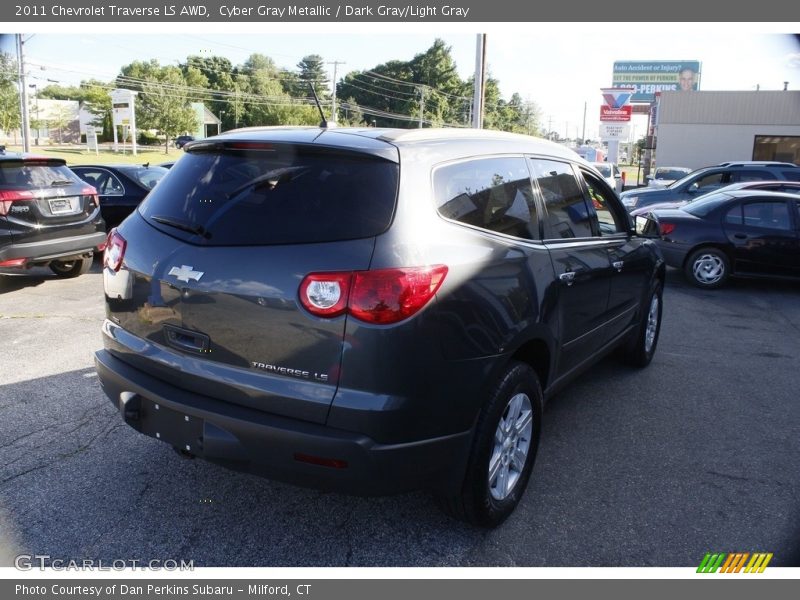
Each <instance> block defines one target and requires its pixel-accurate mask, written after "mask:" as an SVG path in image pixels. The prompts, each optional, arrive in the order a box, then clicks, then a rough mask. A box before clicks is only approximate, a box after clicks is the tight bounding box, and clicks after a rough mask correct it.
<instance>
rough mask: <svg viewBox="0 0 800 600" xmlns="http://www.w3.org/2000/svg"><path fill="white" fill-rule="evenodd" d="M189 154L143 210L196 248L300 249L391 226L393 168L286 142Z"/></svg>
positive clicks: (365, 158)
mask: <svg viewBox="0 0 800 600" xmlns="http://www.w3.org/2000/svg"><path fill="white" fill-rule="evenodd" d="M243 146H245V147H244V148H243V149H237V148H227V147H212V148H210V149H203V148H200V149H198V150H192V151H191V152H188V153H187V154H186V155H185V156H183V157H182V158H181V160H179V161H178V162H177V163H176V164H175V166H174V167H172V169H170V171H169V173H168V174H167V175H166V176H165V177H164V178H163V179H162V180H161V182H160V183H159V185H158V186H157V187H156V188H155V189H154V190H153V191H152V192H151V193H150V195H149V196H148V197H147V199H146V200H145V201H144V202H143V203H142V204H141V205H140V206H139V212H140V213H141V214H142V216H144V217H145V218H146V219H147V220H148V222H150V223H151V224H152V225H153V226H155V227H157V228H159V229H161V230H162V231H164V232H166V233H169V234H170V235H173V236H175V237H179V238H181V239H186V240H187V241H190V242H191V243H194V244H199V245H210V246H220V245H234V246H235V245H270V244H302V243H317V242H331V241H340V240H348V239H358V238H364V237H371V236H374V235H378V234H379V233H382V232H383V231H385V230H386V229H387V228H388V227H389V224H390V223H391V220H392V216H393V214H394V207H395V202H396V198H397V185H398V175H399V167H398V165H397V164H396V163H394V162H391V161H388V160H385V159H381V158H377V157H373V156H368V155H365V154H361V153H357V152H346V151H341V150H338V149H325V148H314V147H308V146H299V145H288V144H275V145H272V144H260V143H259V144H249V143H248V144H246V145H245V144H243Z"/></svg>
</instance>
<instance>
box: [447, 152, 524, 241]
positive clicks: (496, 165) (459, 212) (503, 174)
mask: <svg viewBox="0 0 800 600" xmlns="http://www.w3.org/2000/svg"><path fill="white" fill-rule="evenodd" d="M433 187H434V195H435V198H436V208H437V210H438V211H439V214H441V215H442V216H443V217H446V218H448V219H453V220H454V221H459V222H460V223H465V224H467V225H473V226H475V227H480V228H481V229H487V230H489V231H493V232H496V233H503V234H506V235H512V236H514V237H518V238H522V239H528V240H537V239H539V237H540V235H539V218H538V213H537V210H536V205H535V201H534V195H533V187H532V186H531V179H530V173H529V171H528V167H527V165H526V164H525V159H524V158H523V157H521V156H520V157H506V158H484V159H477V160H468V161H464V162H460V163H456V164H451V165H445V166H442V167H439V168H438V169H436V171H435V172H434V176H433Z"/></svg>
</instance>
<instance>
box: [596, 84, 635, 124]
mask: <svg viewBox="0 0 800 600" xmlns="http://www.w3.org/2000/svg"><path fill="white" fill-rule="evenodd" d="M600 91H601V92H602V94H603V105H602V106H601V107H600V120H601V121H630V120H631V111H632V108H631V105H630V101H631V98H632V97H633V93H634V91H635V90H633V89H628V88H602V89H601V90H600Z"/></svg>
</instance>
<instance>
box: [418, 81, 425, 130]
mask: <svg viewBox="0 0 800 600" xmlns="http://www.w3.org/2000/svg"><path fill="white" fill-rule="evenodd" d="M417 91H418V92H419V128H420V129H422V124H423V122H424V120H425V86H424V85H421V86H419V87H418V88H417Z"/></svg>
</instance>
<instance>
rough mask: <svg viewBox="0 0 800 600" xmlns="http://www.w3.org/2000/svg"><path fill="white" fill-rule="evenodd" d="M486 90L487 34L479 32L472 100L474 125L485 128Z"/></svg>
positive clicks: (476, 127)
mask: <svg viewBox="0 0 800 600" xmlns="http://www.w3.org/2000/svg"><path fill="white" fill-rule="evenodd" d="M485 91H486V34H485V33H479V34H478V37H477V42H476V46H475V84H474V93H473V100H472V127H473V128H475V129H482V128H483V99H484V97H485Z"/></svg>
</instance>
